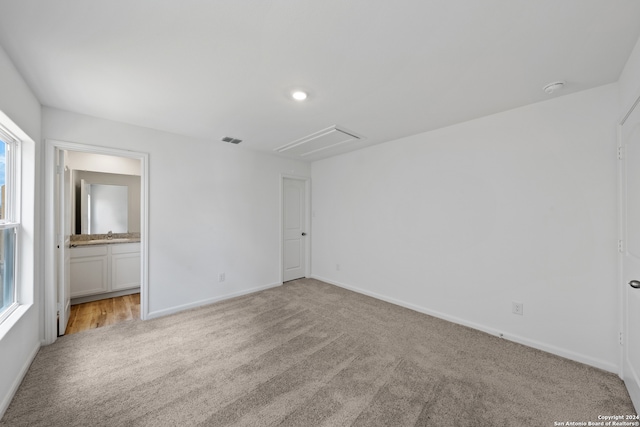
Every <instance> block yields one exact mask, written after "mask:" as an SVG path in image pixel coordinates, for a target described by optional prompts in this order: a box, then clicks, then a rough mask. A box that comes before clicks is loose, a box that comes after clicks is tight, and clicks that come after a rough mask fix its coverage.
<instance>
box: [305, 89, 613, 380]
mask: <svg viewBox="0 0 640 427" xmlns="http://www.w3.org/2000/svg"><path fill="white" fill-rule="evenodd" d="M617 118H618V92H617V85H616V84H612V85H607V86H602V87H599V88H596V89H592V90H589V91H584V92H580V93H577V94H573V95H567V96H564V97H560V98H556V99H551V100H549V101H546V102H542V103H538V104H534V105H530V106H527V107H523V108H518V109H515V110H510V111H507V112H504V113H500V114H496V115H492V116H489V117H485V118H481V119H478V120H474V121H470V122H466V123H462V124H458V125H455V126H452V127H448V128H444V129H440V130H437V131H433V132H428V133H423V134H419V135H415V136H412V137H408V138H403V139H400V140H396V141H392V142H389V143H385V144H381V145H377V146H374V147H370V148H367V149H364V150H360V151H356V152H353V153H349V154H345V155H342V156H338V157H334V158H330V159H326V160H322V161H318V162H315V163H313V166H312V195H313V200H312V203H313V211H314V212H315V217H314V218H313V228H312V230H313V234H312V242H313V243H312V245H313V246H312V253H313V267H312V271H313V275H314V276H316V277H318V278H320V279H323V280H327V281H329V282H332V283H336V284H340V285H343V286H345V287H351V288H353V289H356V290H359V291H361V292H364V293H368V294H371V295H375V296H378V297H382V298H383V299H388V300H391V301H395V302H397V303H400V304H403V305H406V306H409V307H413V308H415V309H418V310H421V311H424V312H429V313H433V314H435V315H437V316H440V317H443V318H446V319H450V320H453V321H456V322H459V323H462V324H466V325H470V326H472V327H476V328H478V329H481V330H485V331H488V332H490V333H494V334H500V333H503V334H504V335H505V337H506V338H509V339H513V340H515V341H519V342H523V343H526V344H528V345H531V346H534V347H538V348H541V349H544V350H547V351H551V352H553V353H556V354H559V355H563V356H566V357H569V358H573V359H575V360H579V361H582V362H585V363H588V364H591V365H594V366H598V367H600V368H603V369H607V370H609V371H613V372H617V364H618V356H619V347H618V345H617V341H616V337H617V334H618V317H617V314H616V313H617V310H618V302H617V293H616V287H615V286H616V250H615V248H616V239H617V234H616V191H617V190H616V188H617V187H616V185H617V181H616V167H617V166H616V157H615V155H614V153H615V148H616V120H617ZM336 264H340V271H337V269H336ZM512 301H517V302H522V303H523V304H524V316H517V315H514V314H512V313H511V308H512V306H511V303H512Z"/></svg>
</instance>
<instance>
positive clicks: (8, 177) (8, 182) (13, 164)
mask: <svg viewBox="0 0 640 427" xmlns="http://www.w3.org/2000/svg"><path fill="white" fill-rule="evenodd" d="M20 142H21V141H20V138H18V137H16V136H15V135H14V134H13V133H12V132H11V131H9V130H8V129H7V128H6V127H4V126H3V125H2V123H0V143H4V144H5V200H4V202H5V206H4V214H5V218H0V232H2V231H3V230H8V229H13V231H14V248H13V260H12V261H13V283H12V286H13V301H12V303H11V304H10V305H9V306H7V307H6V308H5V309H4V310H2V311H0V325H1V324H2V323H4V322H5V321H6V320H7V319H8V318H9V317H10V316H11V314H13V313H14V312H15V311H16V310H17V309H18V307H20V289H19V288H18V284H19V283H20V281H19V277H18V275H19V268H18V266H19V264H20V228H21V227H20V224H21V221H20V194H21V193H20V191H21V189H20V179H19V176H20V174H19V165H20Z"/></svg>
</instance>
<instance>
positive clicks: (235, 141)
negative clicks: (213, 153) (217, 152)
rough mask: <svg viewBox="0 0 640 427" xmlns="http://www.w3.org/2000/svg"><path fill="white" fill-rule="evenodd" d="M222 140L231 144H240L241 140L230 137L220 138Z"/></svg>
mask: <svg viewBox="0 0 640 427" xmlns="http://www.w3.org/2000/svg"><path fill="white" fill-rule="evenodd" d="M222 140H223V141H224V142H229V143H231V144H240V143H241V142H242V140H241V139H237V138H231V137H230V136H225V137H224V138H222Z"/></svg>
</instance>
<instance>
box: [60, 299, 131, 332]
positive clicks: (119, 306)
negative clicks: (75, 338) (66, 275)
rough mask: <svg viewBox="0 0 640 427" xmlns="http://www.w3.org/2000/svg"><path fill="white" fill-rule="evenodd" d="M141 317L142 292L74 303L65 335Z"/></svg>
mask: <svg viewBox="0 0 640 427" xmlns="http://www.w3.org/2000/svg"><path fill="white" fill-rule="evenodd" d="M139 318H140V294H131V295H125V296H121V297H115V298H108V299H103V300H99V301H92V302H86V303H83V304H78V305H72V306H71V315H70V317H69V323H68V324H67V330H66V331H65V335H69V334H75V333H76V332H82V331H86V330H87V329H94V328H100V327H102V326H107V325H113V324H114V323H119V322H124V321H127V320H132V319H139Z"/></svg>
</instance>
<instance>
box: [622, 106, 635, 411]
mask: <svg viewBox="0 0 640 427" xmlns="http://www.w3.org/2000/svg"><path fill="white" fill-rule="evenodd" d="M620 130H621V142H622V153H624V155H623V160H622V162H621V165H622V205H623V206H622V209H623V262H622V271H623V279H624V282H623V284H622V286H623V287H624V289H623V322H624V325H623V329H624V332H623V334H624V340H623V343H624V347H623V378H624V382H625V384H626V386H627V389H628V390H629V394H630V396H631V399H632V400H633V404H634V405H635V408H636V411H638V412H640V106H637V104H636V107H635V108H634V109H633V110H632V112H631V113H630V114H629V115H628V116H627V118H626V119H625V121H624V122H623V123H622V126H621V129H620Z"/></svg>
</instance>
